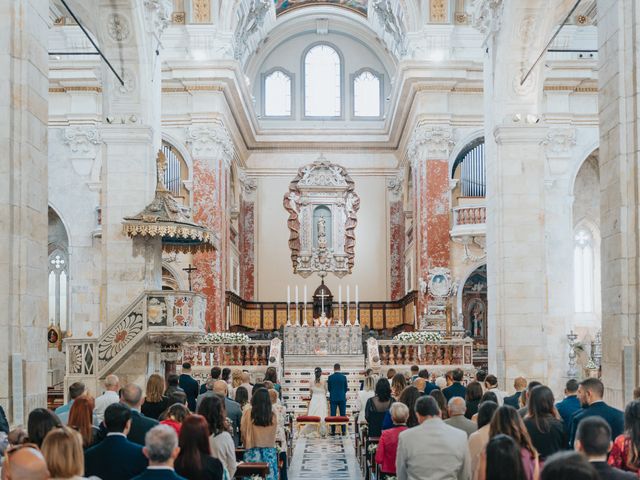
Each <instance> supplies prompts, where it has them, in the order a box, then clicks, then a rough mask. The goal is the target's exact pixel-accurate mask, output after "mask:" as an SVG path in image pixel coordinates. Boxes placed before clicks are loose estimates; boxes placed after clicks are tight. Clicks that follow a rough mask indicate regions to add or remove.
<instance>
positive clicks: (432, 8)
mask: <svg viewBox="0 0 640 480" xmlns="http://www.w3.org/2000/svg"><path fill="white" fill-rule="evenodd" d="M448 17H449V6H448V1H445V0H429V21H430V22H431V23H447V20H448V19H449V18H448Z"/></svg>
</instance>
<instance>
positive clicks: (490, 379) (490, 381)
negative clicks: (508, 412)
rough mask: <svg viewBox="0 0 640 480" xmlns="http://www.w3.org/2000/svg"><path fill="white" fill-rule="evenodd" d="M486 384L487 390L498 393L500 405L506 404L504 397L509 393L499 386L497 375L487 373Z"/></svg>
mask: <svg viewBox="0 0 640 480" xmlns="http://www.w3.org/2000/svg"><path fill="white" fill-rule="evenodd" d="M484 386H485V387H486V388H487V390H486V391H487V392H493V393H495V394H496V398H497V399H498V405H499V406H502V405H503V404H504V397H506V396H507V394H506V392H504V391H502V390H500V389H499V388H498V378H497V377H496V376H495V375H487V378H485V380H484Z"/></svg>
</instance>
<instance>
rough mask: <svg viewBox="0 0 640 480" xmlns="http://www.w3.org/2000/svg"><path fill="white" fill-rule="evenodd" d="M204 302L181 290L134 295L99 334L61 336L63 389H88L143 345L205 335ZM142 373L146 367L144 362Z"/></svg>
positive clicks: (160, 344) (155, 349)
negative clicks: (72, 386)
mask: <svg viewBox="0 0 640 480" xmlns="http://www.w3.org/2000/svg"><path fill="white" fill-rule="evenodd" d="M205 309H206V300H205V298H204V296H203V295H201V294H198V293H194V292H182V291H169V290H162V291H146V292H143V293H142V294H140V295H139V296H138V297H137V298H136V299H135V300H134V301H133V302H132V303H131V304H130V305H129V307H127V308H126V309H125V310H124V311H123V312H122V313H121V314H120V315H119V316H118V317H117V318H116V320H115V321H114V322H113V323H112V324H111V325H110V326H109V328H107V329H106V331H105V332H104V333H103V334H102V335H101V336H100V337H99V338H96V339H94V338H66V339H65V340H64V348H65V355H66V365H65V367H66V368H65V371H66V375H65V380H64V391H65V392H66V391H67V389H68V386H69V385H70V384H71V383H73V382H77V381H81V382H83V383H84V384H85V385H86V386H87V387H88V389H89V391H90V392H92V393H93V394H96V393H97V392H99V391H100V385H99V382H100V380H101V379H103V378H104V377H106V376H107V375H109V374H110V373H113V372H114V371H115V370H116V369H117V368H118V367H119V366H121V365H122V364H123V363H124V362H125V361H126V360H127V358H129V357H130V355H131V354H132V353H134V352H135V351H136V350H137V349H140V348H142V347H143V346H144V345H147V346H148V347H150V350H151V351H153V352H155V353H158V354H160V353H161V351H162V348H163V346H170V345H175V344H180V343H182V342H186V341H188V340H190V339H192V338H195V337H197V336H200V335H202V334H204V333H205ZM142 367H143V373H144V371H146V367H148V365H144V366H142Z"/></svg>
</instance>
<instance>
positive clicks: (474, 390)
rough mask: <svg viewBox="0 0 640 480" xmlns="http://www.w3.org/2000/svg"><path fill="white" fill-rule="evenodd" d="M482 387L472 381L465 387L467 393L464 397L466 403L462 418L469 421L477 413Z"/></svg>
mask: <svg viewBox="0 0 640 480" xmlns="http://www.w3.org/2000/svg"><path fill="white" fill-rule="evenodd" d="M482 393H483V392H482V385H480V383H479V382H476V381H473V382H471V383H469V385H467V393H466V395H465V397H464V399H465V402H466V403H467V411H466V412H465V414H464V416H465V417H467V418H468V419H469V420H471V418H473V416H474V415H475V414H476V413H478V406H479V405H480V399H481V398H482Z"/></svg>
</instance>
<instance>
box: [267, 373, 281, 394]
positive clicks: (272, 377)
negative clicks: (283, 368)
mask: <svg viewBox="0 0 640 480" xmlns="http://www.w3.org/2000/svg"><path fill="white" fill-rule="evenodd" d="M264 381H265V382H271V383H273V388H275V390H276V392H278V396H281V394H282V392H281V391H280V389H281V387H280V384H279V383H278V371H277V370H276V367H269V368H267V371H266V373H265V374H264Z"/></svg>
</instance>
